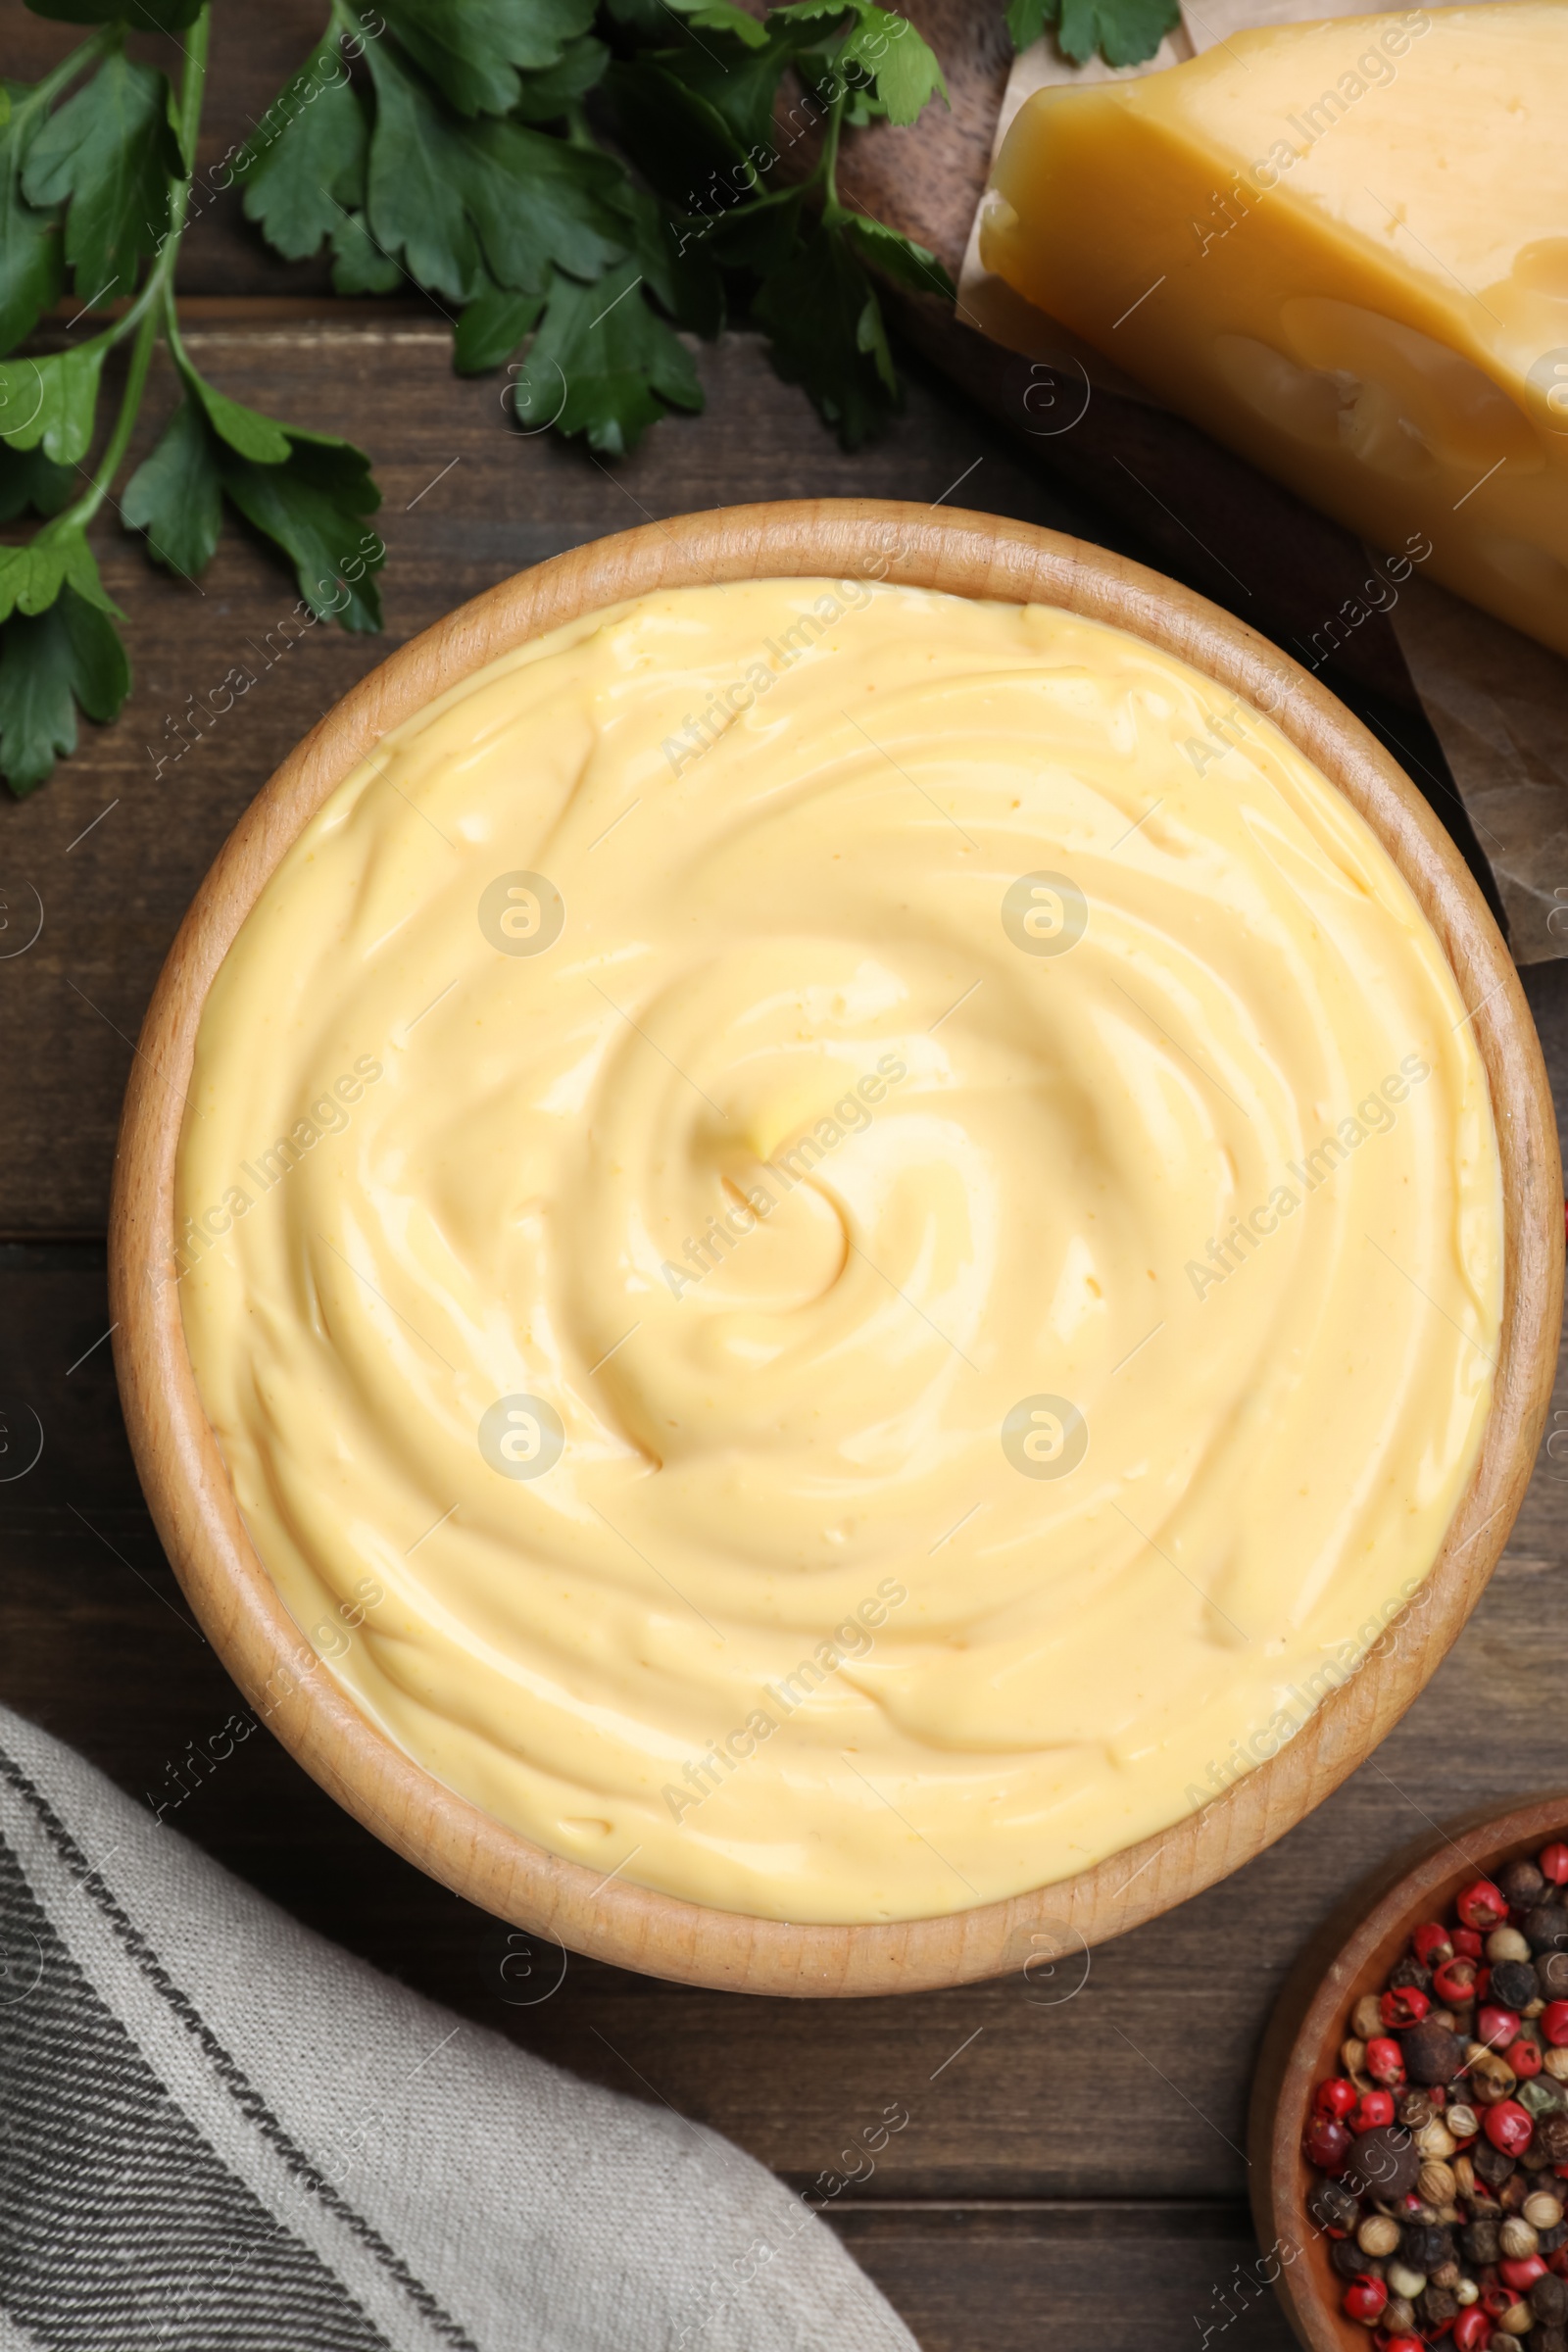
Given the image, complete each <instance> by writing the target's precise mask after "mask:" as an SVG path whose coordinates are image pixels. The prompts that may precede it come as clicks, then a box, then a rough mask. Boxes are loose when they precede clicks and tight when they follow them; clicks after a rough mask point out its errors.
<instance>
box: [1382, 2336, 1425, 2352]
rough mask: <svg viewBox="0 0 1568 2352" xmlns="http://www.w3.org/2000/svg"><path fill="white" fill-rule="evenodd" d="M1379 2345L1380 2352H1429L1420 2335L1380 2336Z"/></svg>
mask: <svg viewBox="0 0 1568 2352" xmlns="http://www.w3.org/2000/svg"><path fill="white" fill-rule="evenodd" d="M1377 2345H1378V2352H1427V2347H1426V2345H1425V2344H1424V2343H1423V2342H1422V2341H1421V2338H1420V2337H1419V2336H1418V2335H1380V2336H1379V2337H1378V2338H1377Z"/></svg>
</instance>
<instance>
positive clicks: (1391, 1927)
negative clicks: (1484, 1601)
mask: <svg viewBox="0 0 1568 2352" xmlns="http://www.w3.org/2000/svg"><path fill="white" fill-rule="evenodd" d="M1565 1831H1568V1789H1557V1790H1552V1789H1545V1790H1542V1791H1541V1792H1539V1793H1538V1794H1536V1795H1534V1796H1528V1797H1520V1798H1519V1799H1518V1800H1517V1801H1516V1802H1515V1803H1514V1804H1512V1805H1510V1806H1509V1808H1508V1810H1507V1811H1506V1812H1505V1813H1497V1812H1495V1811H1494V1810H1493V1808H1492V1807H1491V1806H1490V1805H1483V1806H1479V1807H1476V1808H1474V1809H1472V1810H1471V1811H1469V1812H1467V1813H1462V1814H1460V1815H1459V1816H1458V1817H1457V1818H1456V1819H1455V1820H1453V1821H1450V1822H1449V1823H1448V1824H1447V1825H1446V1827H1437V1826H1435V1827H1434V1829H1433V1831H1432V1832H1431V1833H1430V1834H1428V1835H1425V1836H1423V1837H1420V1838H1414V1839H1412V1840H1411V1841H1410V1842H1408V1843H1407V1844H1405V1845H1402V1846H1401V1847H1399V1849H1398V1850H1397V1852H1396V1853H1394V1854H1392V1855H1390V1856H1389V1858H1388V1859H1387V1860H1386V1861H1384V1862H1383V1863H1381V1864H1379V1865H1378V1867H1377V1868H1376V1869H1375V1870H1373V1871H1372V1872H1370V1873H1369V1874H1368V1876H1367V1877H1366V1878H1364V1879H1363V1880H1362V1881H1361V1882H1360V1884H1359V1885H1358V1886H1357V1887H1354V1888H1353V1889H1352V1891H1351V1892H1350V1893H1349V1894H1348V1895H1347V1896H1346V1897H1345V1898H1344V1899H1343V1901H1341V1902H1339V1903H1337V1904H1336V1905H1335V1908H1334V1910H1333V1911H1332V1912H1331V1913H1330V1914H1329V1917H1328V1918H1327V1919H1326V1920H1325V1921H1324V1922H1323V1923H1322V1925H1321V1926H1320V1927H1319V1928H1318V1929H1317V1930H1316V1932H1315V1933H1314V1934H1313V1935H1312V1936H1310V1937H1309V1938H1308V1940H1307V1942H1306V1944H1305V1945H1304V1946H1303V1947H1302V1950H1301V1952H1300V1954H1299V1957H1298V1959H1297V1961H1296V1963H1295V1965H1294V1967H1293V1968H1292V1970H1291V1972H1290V1975H1289V1976H1288V1978H1287V1979H1286V1983H1285V1986H1284V1989H1283V1990H1282V1992H1281V1994H1280V1997H1279V2000H1278V2002H1277V2003H1276V2005H1275V2009H1274V2013H1273V2015H1272V2017H1271V2018H1270V2020H1269V2023H1268V2025H1267V2027H1266V2029H1265V2031H1264V2034H1263V2042H1262V2048H1261V2051H1260V2053H1259V2057H1258V2064H1257V2071H1256V2074H1255V2075H1254V2076H1253V2079H1252V2097H1251V2103H1250V2111H1249V2117H1248V2133H1247V2137H1248V2154H1249V2158H1250V2164H1251V2181H1250V2186H1251V2202H1252V2218H1253V2221H1254V2224H1255V2225H1256V2229H1257V2237H1258V2243H1259V2245H1260V2246H1264V2247H1266V2248H1268V2253H1267V2254H1266V2255H1264V2256H1261V2257H1260V2260H1262V2261H1267V2260H1269V2259H1274V2260H1275V2262H1276V2276H1275V2277H1274V2278H1273V2279H1272V2280H1271V2281H1270V2283H1271V2284H1272V2285H1273V2287H1274V2290H1275V2292H1276V2293H1277V2294H1278V2296H1279V2298H1280V2301H1281V2303H1282V2304H1283V2305H1284V2308H1285V2314H1286V2317H1287V2318H1288V2319H1289V2321H1290V2323H1291V2326H1292V2327H1293V2328H1294V2329H1295V2331H1296V2333H1297V2336H1298V2337H1299V2340H1300V2342H1301V2343H1303V2344H1305V2345H1306V2346H1307V2352H1359V2348H1360V2347H1363V2346H1364V2345H1365V2344H1366V2342H1367V2333H1366V2329H1365V2328H1364V2327H1361V2326H1360V2325H1359V2324H1358V2323H1357V2322H1356V2321H1354V2320H1348V2319H1347V2318H1346V2317H1345V2316H1344V2314H1343V2313H1342V2312H1341V2311H1340V2309H1339V2306H1338V2299H1337V2296H1338V2291H1340V2290H1343V2287H1344V2284H1345V2281H1344V2280H1343V2279H1341V2280H1339V2281H1337V2282H1336V2281H1335V2279H1334V2278H1333V2274H1332V2273H1331V2272H1330V2271H1329V2268H1328V2258H1327V2255H1326V2253H1325V2251H1324V2249H1323V2247H1322V2245H1321V2243H1314V2242H1313V2240H1314V2239H1315V2238H1316V2237H1317V2235H1318V2233H1317V2232H1316V2231H1314V2230H1313V2229H1312V2227H1311V2222H1310V2219H1309V2216H1308V2214H1307V2210H1306V2198H1307V2195H1308V2192H1309V2191H1310V2189H1311V2187H1312V2184H1313V2182H1314V2181H1315V2180H1317V2179H1318V2178H1319V2177H1320V2176H1319V2175H1318V2173H1317V2170H1316V2168H1315V2167H1314V2166H1313V2165H1310V2164H1309V2163H1308V2162H1307V2160H1306V2156H1305V2153H1304V2151H1303V2149H1302V2145H1301V2139H1302V2134H1303V2132H1304V2131H1305V2129H1306V2121H1307V2114H1308V2110H1309V2107H1310V2103H1311V2097H1312V2092H1313V2091H1314V2089H1315V2088H1316V2086H1317V2084H1318V2083H1319V2082H1322V2081H1323V2080H1324V2078H1325V2075H1326V2074H1327V2073H1328V2072H1329V2071H1331V2070H1330V2059H1331V2057H1332V2058H1333V2061H1334V2063H1333V2067H1332V2071H1333V2072H1335V2073H1338V2072H1339V2066H1338V2050H1339V2045H1340V2042H1341V2040H1343V2039H1344V2037H1345V2034H1346V2032H1347V2031H1348V2018H1349V2014H1350V2011H1351V2010H1352V2009H1353V2008H1354V2006H1355V2003H1356V2002H1357V2001H1358V2000H1359V1999H1360V1997H1361V1995H1362V1993H1364V1992H1380V1991H1381V1990H1382V1989H1383V1985H1384V1982H1385V1980H1386V1978H1387V1975H1388V1971H1389V1969H1390V1968H1391V1967H1392V1966H1393V1964H1394V1962H1395V1961H1396V1960H1397V1957H1398V1955H1399V1953H1400V1951H1401V1950H1402V1949H1403V1947H1404V1944H1405V1942H1406V1940H1407V1938H1408V1936H1409V1935H1410V1932H1411V1930H1412V1929H1413V1928H1417V1927H1419V1926H1420V1925H1421V1923H1422V1921H1423V1920H1426V1919H1441V1918H1442V1916H1443V1913H1444V1911H1445V1910H1446V1908H1447V1906H1448V1905H1449V1904H1450V1903H1451V1902H1452V1900H1453V1897H1454V1896H1455V1895H1456V1894H1457V1893H1458V1892H1459V1889H1460V1888H1461V1887H1464V1886H1466V1885H1467V1884H1468V1883H1469V1881H1470V1880H1472V1879H1476V1878H1490V1877H1491V1876H1492V1874H1493V1872H1494V1871H1495V1870H1497V1869H1498V1868H1500V1867H1501V1865H1502V1864H1503V1863H1505V1862H1512V1861H1515V1860H1517V1859H1518V1857H1519V1856H1521V1855H1525V1854H1534V1853H1536V1852H1538V1851H1539V1849H1540V1848H1541V1846H1542V1845H1543V1844H1544V1843H1546V1842H1547V1841H1548V1840H1549V1839H1550V1838H1552V1837H1553V1836H1561V1835H1562V1834H1563V1833H1564V1832H1565ZM1461 1840H1463V1841H1464V1842H1463V1843H1461V1842H1460V1841H1461ZM1287 2253H1288V2254H1289V2259H1288V2260H1285V2259H1280V2258H1281V2257H1283V2256H1285V2255H1286V2254H1287Z"/></svg>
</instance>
